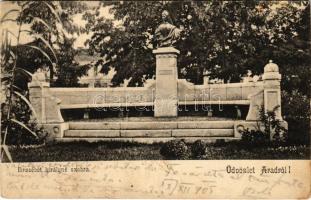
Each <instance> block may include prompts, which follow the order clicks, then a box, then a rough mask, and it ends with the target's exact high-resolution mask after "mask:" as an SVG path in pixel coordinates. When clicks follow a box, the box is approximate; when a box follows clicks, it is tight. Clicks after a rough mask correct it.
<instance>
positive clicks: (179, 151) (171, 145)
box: [160, 140, 189, 159]
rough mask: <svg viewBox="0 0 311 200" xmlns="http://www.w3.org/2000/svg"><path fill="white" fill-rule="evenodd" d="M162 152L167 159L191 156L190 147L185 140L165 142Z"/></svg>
mask: <svg viewBox="0 0 311 200" xmlns="http://www.w3.org/2000/svg"><path fill="white" fill-rule="evenodd" d="M160 153H161V155H162V156H164V157H165V158H166V159H186V158H188V157H189V149H188V146H187V144H186V143H185V142H184V141H183V140H171V141H168V142H166V143H165V144H163V146H162V147H161V150H160Z"/></svg>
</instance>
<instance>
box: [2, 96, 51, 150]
mask: <svg viewBox="0 0 311 200" xmlns="http://www.w3.org/2000/svg"><path fill="white" fill-rule="evenodd" d="M12 98H13V100H12V103H11V104H12V105H11V113H12V114H11V115H12V116H11V118H14V119H18V121H20V122H22V123H23V124H24V125H26V126H27V127H28V128H29V129H30V130H31V131H33V132H34V133H36V136H37V137H36V136H35V135H33V134H29V131H28V130H26V129H25V128H24V127H22V126H21V125H19V124H16V123H14V122H12V121H11V120H8V116H7V114H8V102H5V103H3V104H2V105H1V110H2V112H1V126H2V127H4V129H1V138H4V134H5V130H6V129H5V127H8V130H7V131H8V135H7V138H6V144H7V145H18V146H20V145H30V144H43V143H44V141H45V138H46V137H47V135H48V133H47V132H46V131H45V130H44V129H43V128H42V127H41V126H39V125H38V124H37V123H36V122H35V120H33V119H31V112H32V111H31V109H30V108H29V106H28V105H27V104H26V103H25V102H24V101H23V100H22V99H21V98H20V97H18V96H17V95H14V96H13V97H12ZM7 101H8V100H7Z"/></svg>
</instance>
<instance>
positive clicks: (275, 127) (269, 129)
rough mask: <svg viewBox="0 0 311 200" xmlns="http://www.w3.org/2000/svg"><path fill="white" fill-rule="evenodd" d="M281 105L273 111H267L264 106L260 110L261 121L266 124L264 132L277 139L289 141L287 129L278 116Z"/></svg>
mask: <svg viewBox="0 0 311 200" xmlns="http://www.w3.org/2000/svg"><path fill="white" fill-rule="evenodd" d="M279 108H280V106H276V107H275V108H274V109H273V110H271V111H265V110H264V109H263V108H262V109H261V110H260V121H261V122H262V123H263V125H264V131H263V132H264V134H266V135H269V136H271V135H272V133H274V134H273V136H272V138H271V139H273V140H276V141H280V142H282V141H287V139H288V138H287V129H286V128H285V127H283V126H282V125H281V121H280V120H279V119H277V118H276V111H277V110H278V109H279Z"/></svg>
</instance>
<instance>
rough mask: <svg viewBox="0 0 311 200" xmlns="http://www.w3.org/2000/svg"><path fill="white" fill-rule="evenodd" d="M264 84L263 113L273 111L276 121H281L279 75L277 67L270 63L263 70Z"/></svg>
mask: <svg viewBox="0 0 311 200" xmlns="http://www.w3.org/2000/svg"><path fill="white" fill-rule="evenodd" d="M262 79H263V83H264V109H265V112H267V111H273V109H275V108H276V107H278V108H277V109H276V110H275V113H276V119H278V120H283V119H282V115H281V87H280V82H281V74H280V73H279V67H278V66H277V65H276V64H274V63H273V62H272V60H270V61H269V63H268V64H267V65H266V66H265V68H264V74H263V76H262Z"/></svg>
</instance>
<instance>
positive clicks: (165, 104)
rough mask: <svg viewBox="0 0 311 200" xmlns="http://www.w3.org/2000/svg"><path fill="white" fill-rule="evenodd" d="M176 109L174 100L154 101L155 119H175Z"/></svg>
mask: <svg viewBox="0 0 311 200" xmlns="http://www.w3.org/2000/svg"><path fill="white" fill-rule="evenodd" d="M177 114H178V107H177V101H176V100H155V102H154V116H155V117H177Z"/></svg>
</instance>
